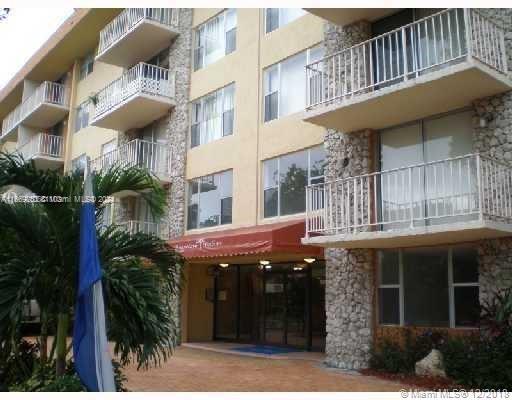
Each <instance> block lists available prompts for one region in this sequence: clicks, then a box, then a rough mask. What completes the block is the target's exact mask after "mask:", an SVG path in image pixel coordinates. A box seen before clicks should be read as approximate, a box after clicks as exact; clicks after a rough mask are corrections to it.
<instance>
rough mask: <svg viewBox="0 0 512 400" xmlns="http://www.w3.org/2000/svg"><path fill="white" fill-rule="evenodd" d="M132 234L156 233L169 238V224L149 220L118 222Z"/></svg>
mask: <svg viewBox="0 0 512 400" xmlns="http://www.w3.org/2000/svg"><path fill="white" fill-rule="evenodd" d="M117 225H118V226H119V227H120V228H121V229H124V230H125V231H126V232H128V233H129V234H130V235H133V234H135V233H139V232H141V233H145V234H147V235H155V236H157V237H159V238H160V239H163V240H168V239H169V225H168V224H167V223H165V222H147V221H135V220H130V221H123V222H119V223H118V224H117Z"/></svg>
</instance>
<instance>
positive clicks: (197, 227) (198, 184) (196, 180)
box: [186, 169, 234, 231]
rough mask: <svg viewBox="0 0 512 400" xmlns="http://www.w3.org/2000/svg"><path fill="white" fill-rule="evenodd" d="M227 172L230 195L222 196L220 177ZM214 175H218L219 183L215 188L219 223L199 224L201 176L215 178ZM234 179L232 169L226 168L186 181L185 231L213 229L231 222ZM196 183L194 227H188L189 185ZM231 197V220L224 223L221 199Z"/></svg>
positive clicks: (221, 180)
mask: <svg viewBox="0 0 512 400" xmlns="http://www.w3.org/2000/svg"><path fill="white" fill-rule="evenodd" d="M227 172H231V196H224V197H222V187H223V179H222V177H223V176H224V175H225V174H226V173H227ZM215 176H219V178H220V184H219V186H218V188H217V190H218V191H219V210H220V214H219V223H218V224H217V225H213V226H200V218H199V216H200V211H201V179H203V178H207V177H213V178H214V179H215ZM233 181H234V171H233V169H226V170H224V171H220V172H215V173H213V174H208V175H203V176H198V177H196V178H192V179H189V180H188V181H187V206H186V209H187V216H186V229H187V231H192V230H199V229H212V228H213V229H215V228H218V227H220V226H227V225H231V224H232V223H233V183H234V182H233ZM194 182H195V183H196V184H197V203H195V204H197V221H196V224H195V226H194V227H189V226H190V225H189V218H190V213H189V208H190V205H191V204H190V199H191V185H192V184H193V183H194ZM229 198H230V199H231V221H230V222H226V223H222V201H223V200H225V199H229Z"/></svg>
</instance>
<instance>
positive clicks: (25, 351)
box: [0, 340, 39, 387]
mask: <svg viewBox="0 0 512 400" xmlns="http://www.w3.org/2000/svg"><path fill="white" fill-rule="evenodd" d="M38 355H39V345H38V344H37V343H30V342H27V341H26V340H22V341H21V342H20V343H19V344H18V346H17V347H16V349H15V351H13V352H12V353H11V352H10V353H9V354H7V355H5V356H4V357H3V359H2V360H0V375H1V376H0V386H4V387H9V386H11V385H16V384H19V383H21V382H24V381H25V380H27V379H28V378H29V377H30V376H31V375H32V372H33V370H34V367H35V365H36V362H37V357H38Z"/></svg>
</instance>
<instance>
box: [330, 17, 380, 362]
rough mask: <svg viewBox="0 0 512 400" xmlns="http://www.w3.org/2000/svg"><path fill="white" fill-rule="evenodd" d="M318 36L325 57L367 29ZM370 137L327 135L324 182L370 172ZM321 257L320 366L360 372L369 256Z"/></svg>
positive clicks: (365, 345) (368, 321)
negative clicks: (323, 335) (323, 329)
mask: <svg viewBox="0 0 512 400" xmlns="http://www.w3.org/2000/svg"><path fill="white" fill-rule="evenodd" d="M324 35H325V36H324V40H325V41H324V46H325V50H326V55H330V54H333V53H335V52H337V51H340V50H342V49H344V48H347V47H351V46H353V45H354V44H357V43H359V42H362V41H364V40H366V39H368V38H369V36H370V25H369V24H368V23H366V22H360V23H357V24H353V25H350V26H346V27H343V28H342V27H339V26H336V25H333V24H330V23H326V25H325V32H324ZM371 135H372V133H371V132H357V133H351V134H347V133H343V132H337V131H335V130H332V129H328V130H327V133H326V138H325V144H324V145H325V150H326V181H332V180H334V179H338V178H346V177H349V176H354V175H360V174H364V173H367V172H369V171H370V169H371V145H372V142H371V140H370V139H371ZM325 258H326V289H325V290H326V293H325V303H326V317H327V318H326V330H327V338H326V363H327V364H328V365H330V366H333V367H338V368H345V369H359V368H364V367H366V366H367V363H368V357H369V350H370V346H371V343H372V312H373V311H372V309H373V261H372V258H373V257H372V252H371V251H369V250H345V249H326V251H325Z"/></svg>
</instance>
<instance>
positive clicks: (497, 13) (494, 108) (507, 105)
mask: <svg viewBox="0 0 512 400" xmlns="http://www.w3.org/2000/svg"><path fill="white" fill-rule="evenodd" d="M480 11H481V12H482V13H484V14H486V15H487V16H488V17H490V18H492V20H493V21H494V22H496V23H497V24H499V25H500V26H501V27H503V28H504V29H505V31H506V33H505V47H506V51H507V59H508V69H509V77H511V78H512V9H483V10H480ZM473 117H474V118H473V145H474V151H475V152H479V153H481V154H483V155H486V156H489V157H492V158H494V159H497V160H500V161H504V162H507V163H509V164H512V92H507V93H503V94H500V95H497V96H492V97H488V98H484V99H479V100H477V101H475V102H474V108H473ZM481 118H484V119H487V120H488V122H487V126H485V127H481V126H480V119H481ZM478 254H479V272H480V278H479V280H480V302H481V303H484V302H486V301H488V300H489V299H490V298H491V297H492V295H493V293H494V292H495V291H496V290H499V289H502V288H505V287H511V286H512V238H504V239H494V240H484V241H481V242H479V243H478Z"/></svg>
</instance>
